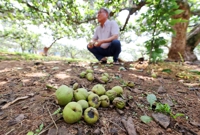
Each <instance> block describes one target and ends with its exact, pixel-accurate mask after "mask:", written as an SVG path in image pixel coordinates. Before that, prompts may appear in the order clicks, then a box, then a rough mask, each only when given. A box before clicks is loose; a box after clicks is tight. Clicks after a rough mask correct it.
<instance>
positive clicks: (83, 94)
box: [74, 88, 88, 101]
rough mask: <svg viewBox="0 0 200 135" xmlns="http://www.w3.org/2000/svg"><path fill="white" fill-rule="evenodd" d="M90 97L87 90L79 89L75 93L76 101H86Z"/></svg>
mask: <svg viewBox="0 0 200 135" xmlns="http://www.w3.org/2000/svg"><path fill="white" fill-rule="evenodd" d="M87 97H88V91H87V90H86V89H85V88H78V89H77V90H75V91H74V99H75V100H76V101H79V100H86V99H87Z"/></svg>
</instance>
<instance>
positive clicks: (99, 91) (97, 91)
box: [92, 84, 106, 96]
mask: <svg viewBox="0 0 200 135" xmlns="http://www.w3.org/2000/svg"><path fill="white" fill-rule="evenodd" d="M92 92H93V93H95V94H97V95H99V96H101V95H104V94H105V92H106V90H105V88H104V86H103V85H101V84H96V85H94V86H93V87H92Z"/></svg>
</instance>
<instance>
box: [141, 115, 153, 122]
mask: <svg viewBox="0 0 200 135" xmlns="http://www.w3.org/2000/svg"><path fill="white" fill-rule="evenodd" d="M140 120H141V121H142V122H144V123H149V122H151V120H152V118H151V117H149V116H147V115H144V116H141V117H140Z"/></svg>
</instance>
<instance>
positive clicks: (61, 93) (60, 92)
mask: <svg viewBox="0 0 200 135" xmlns="http://www.w3.org/2000/svg"><path fill="white" fill-rule="evenodd" d="M55 94H56V99H57V101H58V104H59V105H61V106H65V105H66V104H68V103H69V102H71V101H72V99H73V89H72V88H70V87H68V86H66V85H61V86H60V87H59V88H58V89H57V90H56V93H55Z"/></svg>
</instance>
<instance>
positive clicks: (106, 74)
mask: <svg viewBox="0 0 200 135" xmlns="http://www.w3.org/2000/svg"><path fill="white" fill-rule="evenodd" d="M101 76H106V77H107V78H109V74H108V73H103V74H102V75H101Z"/></svg>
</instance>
